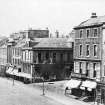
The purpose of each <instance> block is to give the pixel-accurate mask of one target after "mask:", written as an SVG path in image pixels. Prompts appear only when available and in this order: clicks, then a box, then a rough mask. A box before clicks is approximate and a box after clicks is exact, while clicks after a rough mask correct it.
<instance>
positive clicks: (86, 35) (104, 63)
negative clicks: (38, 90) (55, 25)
mask: <svg viewBox="0 0 105 105" xmlns="http://www.w3.org/2000/svg"><path fill="white" fill-rule="evenodd" d="M74 29H75V41H74V73H72V77H76V78H81V80H82V81H83V78H84V79H85V81H83V82H82V85H81V87H80V89H81V90H85V93H87V94H88V95H89V94H91V95H92V96H94V94H95V90H96V85H97V81H101V80H103V81H104V79H103V78H104V77H105V16H99V17H98V16H96V14H95V13H92V16H91V18H90V19H88V20H86V21H84V22H82V23H81V24H80V25H78V26H76V27H75V28H74ZM100 86H101V85H100ZM101 90H102V89H100V91H101ZM102 91H103V90H102ZM92 93H93V94H92ZM102 93H103V92H102ZM103 95H104V97H105V92H104V93H103ZM100 99H101V101H102V100H104V99H103V98H102V97H100ZM104 101H105V100H104Z"/></svg>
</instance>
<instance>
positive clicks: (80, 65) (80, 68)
mask: <svg viewBox="0 0 105 105" xmlns="http://www.w3.org/2000/svg"><path fill="white" fill-rule="evenodd" d="M79 73H82V62H79Z"/></svg>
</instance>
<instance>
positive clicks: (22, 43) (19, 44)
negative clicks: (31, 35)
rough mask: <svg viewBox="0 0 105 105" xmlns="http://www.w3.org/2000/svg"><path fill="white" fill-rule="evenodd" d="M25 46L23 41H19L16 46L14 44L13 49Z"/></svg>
mask: <svg viewBox="0 0 105 105" xmlns="http://www.w3.org/2000/svg"><path fill="white" fill-rule="evenodd" d="M25 44H26V43H25V39H23V40H19V41H18V42H17V44H16V46H15V47H23V46H24V45H25Z"/></svg>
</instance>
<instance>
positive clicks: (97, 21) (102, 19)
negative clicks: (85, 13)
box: [74, 16, 105, 29]
mask: <svg viewBox="0 0 105 105" xmlns="http://www.w3.org/2000/svg"><path fill="white" fill-rule="evenodd" d="M103 23H105V16H98V17H96V18H90V19H88V20H86V21H84V22H82V23H81V24H80V25H78V26H76V27H74V29H76V28H81V27H88V26H94V25H102V24H103Z"/></svg>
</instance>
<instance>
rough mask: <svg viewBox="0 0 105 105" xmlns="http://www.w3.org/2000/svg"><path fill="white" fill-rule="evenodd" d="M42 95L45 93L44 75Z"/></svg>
mask: <svg viewBox="0 0 105 105" xmlns="http://www.w3.org/2000/svg"><path fill="white" fill-rule="evenodd" d="M43 95H45V86H44V77H43Z"/></svg>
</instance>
